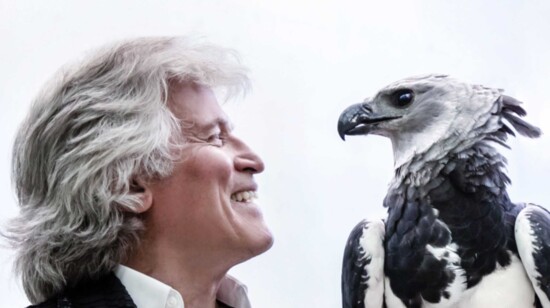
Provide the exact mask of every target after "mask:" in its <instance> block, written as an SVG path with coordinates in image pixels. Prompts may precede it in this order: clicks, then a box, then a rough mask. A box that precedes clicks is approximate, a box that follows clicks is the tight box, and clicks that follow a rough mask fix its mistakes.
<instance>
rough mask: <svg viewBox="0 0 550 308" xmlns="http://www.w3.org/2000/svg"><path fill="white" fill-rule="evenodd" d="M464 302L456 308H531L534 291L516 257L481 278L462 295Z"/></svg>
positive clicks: (533, 300)
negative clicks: (507, 264)
mask: <svg viewBox="0 0 550 308" xmlns="http://www.w3.org/2000/svg"><path fill="white" fill-rule="evenodd" d="M463 296H464V301H462V302H461V303H460V304H459V305H458V306H456V308H466V307H468V308H485V307H500V308H514V307H533V304H534V302H535V291H534V290H533V287H532V285H531V282H530V281H529V278H528V277H527V274H526V272H525V269H524V268H523V264H522V263H521V261H520V260H519V259H518V257H516V256H512V263H511V264H510V265H509V266H507V267H506V268H499V269H497V270H496V271H495V272H493V273H491V274H490V275H487V276H485V277H483V279H482V280H481V282H480V283H479V284H478V285H476V286H475V287H473V288H471V289H469V290H467V291H466V292H465V293H464V295H463Z"/></svg>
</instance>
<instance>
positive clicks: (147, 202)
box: [127, 178, 153, 214]
mask: <svg viewBox="0 0 550 308" xmlns="http://www.w3.org/2000/svg"><path fill="white" fill-rule="evenodd" d="M130 193H131V194H132V195H134V196H136V197H138V198H139V200H140V203H139V205H138V206H137V207H136V208H135V209H127V211H129V212H133V213H136V214H141V213H144V212H146V211H148V210H149V209H150V208H151V206H152V205H153V192H152V191H151V186H150V185H149V184H148V183H146V182H145V181H143V180H142V179H138V178H134V179H133V180H132V183H131V184H130Z"/></svg>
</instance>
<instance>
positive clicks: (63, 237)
mask: <svg viewBox="0 0 550 308" xmlns="http://www.w3.org/2000/svg"><path fill="white" fill-rule="evenodd" d="M246 72H247V71H246V69H245V68H244V67H243V66H242V65H241V64H240V61H239V59H238V57H237V56H236V54H235V53H234V52H233V51H232V50H228V49H224V48H220V47H216V46H212V45H208V44H204V43H197V42H191V41H190V40H189V39H185V38H178V37H155V38H139V39H133V40H128V41H123V42H118V43H116V44H113V45H109V46H107V47H106V48H102V49H100V50H98V51H96V52H94V53H92V54H91V55H89V56H88V57H86V58H85V59H84V60H83V61H80V62H79V63H76V64H74V65H70V66H68V67H66V68H64V69H62V70H61V71H60V72H59V73H58V74H57V75H56V76H55V77H54V78H53V79H52V81H51V82H49V83H48V84H47V85H46V87H45V88H44V89H43V91H42V92H41V93H40V94H39V95H38V97H37V98H36V99H35V101H34V103H33V105H32V107H31V110H30V113H29V114H28V116H27V118H26V120H25V121H24V122H23V124H22V126H21V127H20V129H19V131H18V134H17V137H16V140H15V145H14V148H13V166H12V167H13V169H12V172H13V174H12V178H13V182H14V185H15V187H16V192H17V197H18V201H19V206H20V213H19V216H18V217H16V218H14V219H13V220H12V221H11V222H10V224H9V225H8V228H7V229H6V230H7V232H6V233H5V234H4V236H6V237H7V238H8V240H9V241H10V243H11V245H12V247H14V249H15V250H16V253H17V256H16V261H15V269H16V271H17V273H18V274H20V275H21V278H22V281H23V287H24V289H25V292H26V294H27V296H28V298H29V299H30V301H31V302H33V303H37V302H41V301H43V300H45V299H47V298H50V297H52V296H55V295H56V294H58V293H60V292H61V291H63V290H64V289H65V288H67V287H72V286H74V285H76V284H78V283H79V282H81V281H83V280H87V279H94V278H98V277H99V276H101V275H104V274H106V273H107V272H109V271H112V270H113V269H114V267H115V266H116V265H117V264H119V263H120V262H122V261H123V260H124V259H125V258H126V257H127V256H128V254H129V253H130V252H131V250H132V249H133V248H135V247H136V245H138V243H139V238H140V232H141V231H142V229H143V224H142V221H141V219H140V216H139V215H138V214H134V213H133V212H132V211H128V209H130V210H131V209H135V208H136V207H138V206H139V203H140V200H139V198H138V197H137V196H136V195H135V192H133V189H132V188H133V187H132V185H133V181H134V180H135V178H136V177H139V178H142V179H145V180H147V179H148V180H151V179H156V178H162V177H165V176H167V175H169V174H170V172H171V170H172V168H173V163H174V159H175V157H174V156H175V155H174V153H175V151H174V149H175V147H177V146H178V144H179V143H180V142H181V141H182V140H183V139H182V136H181V130H180V126H181V124H180V123H179V122H178V119H176V118H175V116H174V115H173V114H172V112H171V111H170V110H169V109H168V107H167V99H168V94H169V89H168V87H169V85H170V83H171V82H172V81H177V82H181V83H190V84H198V85H205V86H208V87H211V88H214V89H216V88H220V87H221V88H223V89H227V90H228V93H229V94H231V93H233V94H234V93H235V92H236V91H239V90H246V88H247V86H248V78H247V75H246Z"/></svg>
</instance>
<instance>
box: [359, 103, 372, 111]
mask: <svg viewBox="0 0 550 308" xmlns="http://www.w3.org/2000/svg"><path fill="white" fill-rule="evenodd" d="M361 109H363V110H364V111H365V112H369V113H370V112H372V108H371V106H369V104H368V103H362V104H361Z"/></svg>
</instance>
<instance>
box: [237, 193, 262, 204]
mask: <svg viewBox="0 0 550 308" xmlns="http://www.w3.org/2000/svg"><path fill="white" fill-rule="evenodd" d="M256 198H258V194H257V193H256V191H254V190H248V191H241V192H238V193H234V194H232V195H231V201H235V202H242V203H249V202H251V201H252V200H254V199H256Z"/></svg>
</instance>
